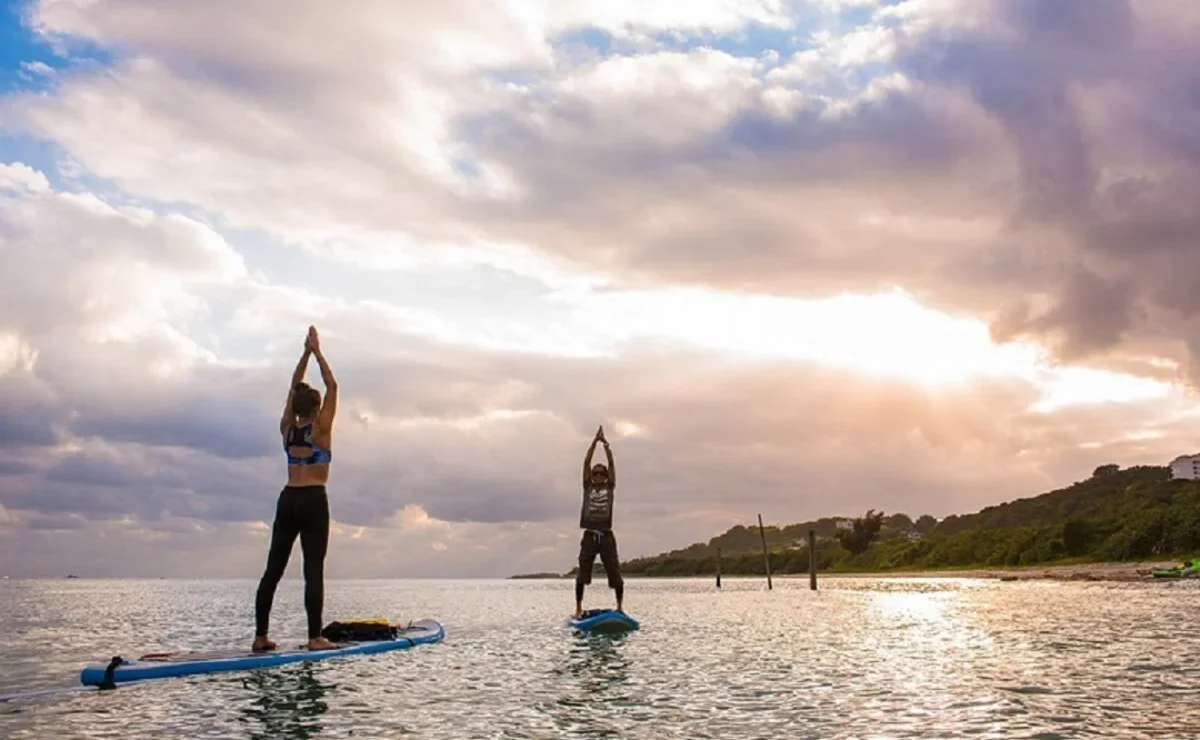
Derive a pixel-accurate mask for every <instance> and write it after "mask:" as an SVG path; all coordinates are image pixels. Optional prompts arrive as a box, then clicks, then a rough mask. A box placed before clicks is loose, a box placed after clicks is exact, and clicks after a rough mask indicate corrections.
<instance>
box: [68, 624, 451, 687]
mask: <svg viewBox="0 0 1200 740" xmlns="http://www.w3.org/2000/svg"><path fill="white" fill-rule="evenodd" d="M445 636H446V630H445V628H444V627H442V625H441V623H440V622H438V621H437V620H434V619H421V620H418V621H415V622H412V623H410V624H409V625H408V626H407V627H404V628H400V629H398V630H397V632H396V637H395V638H394V639H390V640H364V641H359V642H343V643H335V644H336V645H337V648H335V649H333V650H309V649H308V648H306V647H304V646H303V645H298V646H296V647H294V648H291V649H280V648H276V649H275V650H270V651H267V652H260V653H256V652H253V651H251V650H211V651H185V652H176V653H150V654H148V655H143V656H142V657H141V658H138V659H137V660H128V659H122V658H119V657H116V658H113V659H112V661H110V662H109V663H98V664H93V665H89V666H87V667H86V668H84V669H83V672H82V673H81V674H80V675H79V681H80V683H82V684H83V685H85V686H99V687H101V688H106V687H107V688H112V685H115V684H118V683H125V682H129V681H144V680H147V679H153V678H173V677H176V676H191V675H195V674H199V673H218V672H222V671H246V670H252V669H254V668H269V667H272V666H277V665H286V664H288V663H301V662H305V661H310V662H311V661H318V660H328V659H329V658H344V657H349V656H354V655H370V654H373V653H386V652H390V651H392V650H405V649H407V648H411V647H415V646H417V645H426V644H431V643H436V642H441V641H442V639H443V638H444V637H445ZM114 664H115V665H114ZM110 670H111V672H112V675H111V684H112V685H108V684H109V682H108V681H106V675H107V674H108V673H109V671H110Z"/></svg>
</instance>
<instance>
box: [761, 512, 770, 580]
mask: <svg viewBox="0 0 1200 740" xmlns="http://www.w3.org/2000/svg"><path fill="white" fill-rule="evenodd" d="M758 536H759V537H761V538H762V545H763V565H764V566H766V568H767V590H768V591H770V590H771V558H770V557H768V556H767V532H766V530H764V529H763V524H762V514H759V515H758Z"/></svg>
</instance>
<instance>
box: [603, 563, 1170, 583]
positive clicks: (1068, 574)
mask: <svg viewBox="0 0 1200 740" xmlns="http://www.w3.org/2000/svg"><path fill="white" fill-rule="evenodd" d="M1178 564H1179V561H1178V560H1152V561H1151V560H1148V561H1139V562H1098V563H1068V564H1059V565H1043V566H1026V567H1013V568H1009V567H1005V568H940V569H936V570H883V571H818V572H817V580H823V579H828V578H973V579H984V580H1004V581H1107V582H1130V581H1148V580H1151V575H1150V571H1151V570H1154V569H1156V568H1173V567H1175V566H1176V565H1178ZM765 577H766V576H765V575H764V574H758V575H746V574H737V575H734V574H727V575H724V576H722V578H724V579H725V580H730V579H735V580H745V579H762V578H765ZM626 578H647V579H650V578H700V579H704V580H713V579H715V578H716V574H708V575H702V576H646V575H634V574H629V575H627V576H626ZM771 578H772V579H787V580H790V579H806V578H808V574H807V573H772V574H771ZM1156 580H1157V579H1156Z"/></svg>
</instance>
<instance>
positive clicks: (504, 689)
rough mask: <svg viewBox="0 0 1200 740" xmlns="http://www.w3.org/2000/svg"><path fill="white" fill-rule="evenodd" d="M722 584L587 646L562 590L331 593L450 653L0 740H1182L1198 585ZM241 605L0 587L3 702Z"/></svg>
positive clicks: (210, 626) (347, 666) (1195, 721)
mask: <svg viewBox="0 0 1200 740" xmlns="http://www.w3.org/2000/svg"><path fill="white" fill-rule="evenodd" d="M724 585H725V588H724V590H722V591H717V590H715V589H714V587H713V584H712V582H711V581H709V580H703V581H701V580H674V581H667V580H633V581H631V582H630V583H629V586H628V594H627V596H626V600H627V603H626V607H627V608H628V610H629V612H630V613H632V614H634V615H635V616H637V617H639V618H640V619H641V620H642V622H643V625H642V630H641V631H640V632H636V633H632V634H630V635H627V636H625V637H621V638H585V637H580V636H576V635H574V634H572V633H571V632H570V631H568V630H567V629H566V628H565V626H564V619H565V616H566V614H567V612H568V610H569V609H570V607H571V606H572V604H571V602H572V600H573V597H572V585H571V583H570V582H569V581H334V582H331V583H329V584H328V585H327V612H326V616H327V619H326V621H327V622H328V621H330V620H332V619H336V618H338V617H343V618H345V617H376V616H386V617H389V618H392V619H395V620H408V619H418V618H423V617H433V618H436V619H439V620H441V621H442V623H443V624H444V625H445V626H446V628H447V638H446V641H445V642H443V643H441V644H439V645H434V646H424V647H418V648H416V649H413V650H408V651H401V652H395V653H389V654H385V655H379V656H366V657H358V658H351V659H345V660H329V661H324V662H320V663H314V664H308V665H303V664H300V665H291V666H284V667H280V668H274V669H267V670H260V671H255V672H246V673H226V674H215V675H209V676H197V677H185V678H177V679H167V680H159V681H150V682H146V683H142V684H134V685H123V686H121V687H120V688H118V689H117V690H116V691H111V692H97V691H94V690H87V691H71V692H67V693H60V694H53V695H48V696H41V697H37V698H25V699H19V700H11V701H8V702H5V703H0V737H3V738H13V739H14V740H15V739H17V738H38V739H39V740H40V739H42V738H54V739H55V740H61V739H65V738H156V739H159V738H406V737H411V738H422V739H425V738H428V739H430V740H433V739H436V738H445V739H446V740H464V739H466V738H647V739H651V738H653V739H655V740H660V739H664V738H681V739H683V738H687V739H688V740H695V739H698V738H731V739H737V740H753V739H755V738H763V739H764V740H768V739H769V740H785V739H791V738H834V737H862V738H865V737H872V738H875V737H880V738H901V737H921V738H935V737H997V738H1000V737H1003V738H1016V737H1045V738H1052V737H1062V738H1070V737H1118V736H1119V737H1176V738H1178V737H1200V631H1198V630H1197V617H1198V615H1200V588H1195V587H1190V586H1193V584H1184V583H1173V584H1161V583H1159V584H1101V583H1035V582H1020V583H999V582H996V581H971V580H944V579H929V580H915V579H902V580H901V579H895V580H889V579H879V580H865V579H863V580H859V579H840V580H839V579H832V578H831V579H826V580H824V581H822V584H821V586H822V587H821V590H820V591H818V592H816V593H813V592H810V591H809V590H808V583H807V580H790V579H777V580H776V581H775V589H774V590H773V591H771V592H768V591H767V590H766V588H765V584H764V583H763V582H762V580H761V579H756V580H727V581H726V582H725V584H724ZM254 587H255V583H254V582H253V581H169V580H167V581H161V580H160V581H126V580H57V581H48V580H42V581H3V582H0V625H2V627H3V641H2V642H0V666H2V667H3V668H2V670H0V693H3V694H7V693H11V692H24V691H29V690H32V689H42V688H53V687H70V686H74V685H77V681H78V675H79V670H80V668H81V667H82V666H83V665H84V664H86V663H92V662H103V661H105V660H107V658H109V657H111V656H113V655H137V654H139V653H142V652H149V651H155V650H162V649H170V648H213V647H224V646H241V645H243V644H245V645H248V644H249V641H250V639H251V637H252V633H253V603H252V602H253V595H254ZM589 597H590V598H589V600H588V605H589V606H595V605H605V606H607V605H610V604H611V601H610V599H611V592H608V591H607V590H606V589H603V588H592V589H590V590H589ZM276 604H277V606H276V612H275V617H274V625H275V627H274V628H273V630H272V632H273V634H274V635H275V636H276V637H277V638H282V639H284V640H287V641H288V642H291V641H292V640H297V641H298V640H299V638H300V637H301V636H302V635H303V633H304V615H303V609H302V607H301V590H300V583H299V581H296V580H291V579H288V580H286V581H285V582H284V583H283V584H281V586H280V589H279V592H278V594H277V597H276ZM289 637H291V638H292V639H291V640H289V639H288V638H289Z"/></svg>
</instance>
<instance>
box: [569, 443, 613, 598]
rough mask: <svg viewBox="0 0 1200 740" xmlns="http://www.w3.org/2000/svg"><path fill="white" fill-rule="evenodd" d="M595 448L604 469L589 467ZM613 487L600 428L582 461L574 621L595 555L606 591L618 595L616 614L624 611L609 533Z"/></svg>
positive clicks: (610, 458) (608, 453) (608, 451)
mask: <svg viewBox="0 0 1200 740" xmlns="http://www.w3.org/2000/svg"><path fill="white" fill-rule="evenodd" d="M597 444H603V445H604V455H605V456H606V457H607V458H608V466H607V467H606V466H605V465H604V464H603V463H596V464H595V465H592V455H594V454H595V453H596V445H597ZM616 485H617V476H616V467H615V466H614V465H613V455H612V449H611V448H609V446H608V440H607V439H605V438H604V427H600V428H599V429H598V430H597V431H596V436H595V438H594V439H592V446H591V447H589V448H588V451H587V457H585V458H584V460H583V510H582V511H581V512H580V514H579V528H580V529H582V530H583V539H582V540H580V542H579V573H578V575H576V576H575V619H579V618H580V617H581V616H582V615H583V589H584V586H586V585H587V584H589V583H591V582H592V566H593V565H594V564H595V563H596V556H597V555H599V556H600V562H601V563H602V564H603V565H604V572H605V573H606V574H607V575H608V587H609V588H611V589H612V590H614V591H616V592H617V611H623V608H622V606H623V601H624V598H625V581H624V579H622V578H621V561H620V559H619V558H618V557H617V538H616V537H615V536H614V535H613V531H612V520H613V491H614V490H615V489H616Z"/></svg>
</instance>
